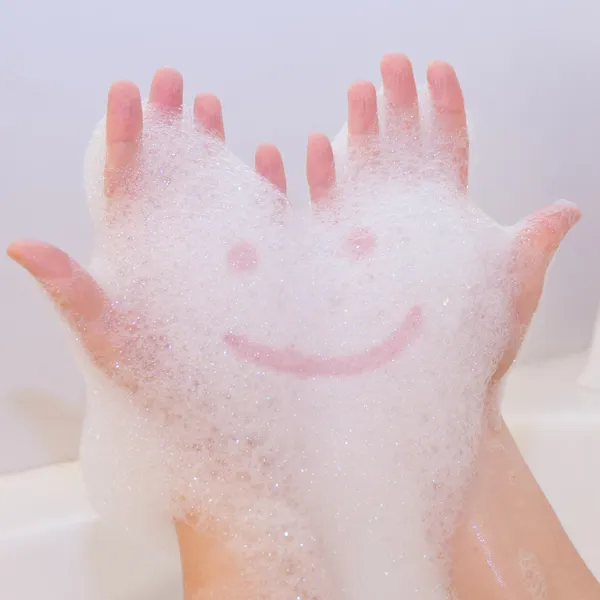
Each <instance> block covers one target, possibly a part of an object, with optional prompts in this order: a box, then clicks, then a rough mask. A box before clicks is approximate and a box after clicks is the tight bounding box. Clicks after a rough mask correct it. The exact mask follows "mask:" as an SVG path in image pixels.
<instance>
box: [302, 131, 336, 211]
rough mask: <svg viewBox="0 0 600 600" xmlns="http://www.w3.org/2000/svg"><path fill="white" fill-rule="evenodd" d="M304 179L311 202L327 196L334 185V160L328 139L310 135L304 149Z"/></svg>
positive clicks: (323, 136) (317, 134)
mask: <svg viewBox="0 0 600 600" xmlns="http://www.w3.org/2000/svg"><path fill="white" fill-rule="evenodd" d="M306 178H307V181H308V186H309V189H310V196H311V200H312V201H313V202H318V201H319V200H322V199H323V198H325V197H327V196H328V195H329V192H330V191H331V188H332V187H333V186H334V184H335V159H334V155H333V148H332V147H331V142H330V141H329V138H328V137H327V136H326V135H324V134H322V133H311V134H310V135H309V137H308V143H307V147H306Z"/></svg>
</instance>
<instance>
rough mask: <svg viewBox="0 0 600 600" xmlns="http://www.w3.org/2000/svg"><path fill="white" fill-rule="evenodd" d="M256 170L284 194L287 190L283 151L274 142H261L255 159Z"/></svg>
mask: <svg viewBox="0 0 600 600" xmlns="http://www.w3.org/2000/svg"><path fill="white" fill-rule="evenodd" d="M254 166H255V169H256V172H257V173H258V174H259V175H260V176H261V177H264V178H265V179H266V180H267V181H269V182H270V183H272V184H273V185H274V186H275V187H276V188H277V189H278V190H279V191H280V192H281V193H282V194H285V193H286V192H287V183H286V179H285V169H284V167H283V159H282V158H281V153H280V152H279V150H278V149H277V147H276V146H274V145H273V144H261V145H260V146H259V147H258V148H257V149H256V155H255V159H254Z"/></svg>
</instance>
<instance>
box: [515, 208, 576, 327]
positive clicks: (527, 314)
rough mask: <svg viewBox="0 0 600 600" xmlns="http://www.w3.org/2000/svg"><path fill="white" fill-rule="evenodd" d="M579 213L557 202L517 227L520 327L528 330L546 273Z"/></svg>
mask: <svg viewBox="0 0 600 600" xmlns="http://www.w3.org/2000/svg"><path fill="white" fill-rule="evenodd" d="M580 217H581V213H580V211H579V209H578V208H577V207H576V206H575V205H574V204H572V203H570V202H564V201H563V202H557V203H555V204H552V205H550V206H547V207H545V208H543V209H541V210H539V211H537V212H535V213H534V214H533V215H530V216H529V217H527V218H526V219H524V220H523V221H522V222H521V223H520V224H518V225H517V227H518V229H519V232H518V234H517V240H516V248H515V276H516V280H517V294H516V298H515V308H516V312H517V318H518V321H519V323H520V325H521V326H522V327H524V328H527V327H528V326H529V323H530V322H531V319H532V318H533V315H534V313H535V311H536V309H537V306H538V303H539V300H540V296H541V294H542V289H543V287H544V281H545V278H546V272H547V270H548V267H549V265H550V263H551V261H552V259H553V257H554V254H555V253H556V250H557V249H558V247H559V245H560V243H561V242H562V240H563V238H564V237H565V236H566V235H567V233H568V232H569V231H570V230H571V228H572V227H573V225H575V224H576V223H577V221H579V219H580Z"/></svg>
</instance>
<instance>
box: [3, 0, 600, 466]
mask: <svg viewBox="0 0 600 600" xmlns="http://www.w3.org/2000/svg"><path fill="white" fill-rule="evenodd" d="M0 6H1V7H2V19H1V20H0V40H1V41H0V50H1V52H0V174H1V177H0V198H1V200H0V201H1V202H2V213H1V217H0V246H6V244H7V243H8V242H9V241H10V240H11V239H13V238H16V237H34V238H41V239H45V240H48V241H51V242H53V243H56V244H58V245H60V246H61V247H63V248H64V249H66V250H67V251H69V252H71V253H72V254H73V255H74V256H75V257H77V258H79V259H80V260H84V261H85V259H86V257H87V255H88V253H89V251H90V243H91V242H90V225H89V222H88V218H87V213H86V208H85V203H84V199H83V196H82V189H81V175H80V171H81V159H82V152H83V150H84V147H85V144H86V141H87V138H88V135H89V133H90V131H91V128H92V126H93V125H94V123H95V122H96V120H97V119H98V118H99V117H100V116H101V114H102V112H103V107H104V100H105V93H106V89H107V86H108V85H109V84H110V82H111V81H112V80H115V79H118V78H131V79H134V80H135V81H137V82H138V83H140V84H141V85H142V88H143V90H144V91H147V89H148V84H149V81H150V78H151V75H152V72H153V70H154V69H155V68H156V67H158V66H161V65H163V64H169V65H172V66H175V67H177V68H179V69H180V70H181V71H182V72H183V73H184V75H185V77H186V82H187V92H188V94H189V96H191V95H192V93H194V92H196V91H212V92H215V93H217V94H219V95H220V97H221V98H222V100H223V103H224V110H225V119H226V129H227V133H228V139H229V142H230V145H231V146H232V147H233V149H234V150H235V151H236V152H237V153H238V154H240V155H241V156H242V157H243V158H244V159H246V160H248V161H250V160H252V154H253V150H254V148H255V147H256V145H257V144H258V143H259V142H261V141H271V142H274V143H276V144H278V145H279V146H280V148H281V149H282V151H283V153H284V157H285V160H286V164H287V167H288V172H289V176H290V177H289V178H290V180H291V187H292V190H293V191H295V192H296V193H298V194H300V193H303V192H304V187H303V177H304V175H303V170H304V166H303V161H304V143H305V138H306V135H307V134H308V133H309V132H310V131H312V130H322V131H325V132H326V133H328V134H330V135H333V134H335V133H336V131H337V129H338V128H339V126H340V125H341V122H342V121H343V119H344V116H345V106H344V102H345V90H346V87H347V85H348V84H349V83H350V82H351V81H352V80H354V79H358V78H371V79H377V77H378V60H379V58H380V56H381V55H382V54H383V53H384V52H387V51H402V52H406V53H408V54H409V55H410V56H411V57H412V58H413V61H414V64H415V68H416V70H417V72H418V73H419V74H420V75H422V74H423V73H424V68H425V66H426V64H427V62H428V61H429V60H431V59H433V58H444V59H446V60H449V61H451V62H452V63H453V64H454V65H455V66H456V68H457V70H458V72H459V74H460V76H461V80H462V82H463V86H464V90H465V95H466V98H467V102H468V107H469V111H470V116H471V121H472V123H473V130H474V131H473V134H474V142H473V179H472V184H473V185H472V188H473V193H474V195H475V196H476V197H477V198H478V199H479V201H480V202H481V203H482V204H483V205H484V207H485V208H486V209H488V210H489V211H490V212H491V213H492V214H493V215H494V216H496V217H497V218H499V219H500V220H501V221H503V222H510V221H514V220H516V219H517V218H519V217H521V216H523V215H525V214H526V213H528V212H530V211H532V210H533V209H535V208H537V207H540V206H542V205H543V204H544V203H547V202H550V201H553V200H556V199H559V198H561V197H566V198H568V199H572V200H575V201H577V202H578V203H579V204H580V205H581V206H582V208H583V209H584V211H585V217H586V218H585V220H584V222H583V224H581V225H579V226H578V229H577V231H576V233H575V234H573V235H572V237H571V238H570V239H569V240H568V243H567V244H565V247H564V249H563V251H562V253H561V255H560V256H559V258H558V259H557V261H556V263H555V266H554V269H553V272H552V275H551V280H550V282H549V287H548V295H547V297H546V299H545V302H544V304H543V306H542V309H541V311H540V314H539V317H538V320H537V323H536V327H535V330H534V332H533V333H534V335H533V336H532V339H531V340H530V342H531V343H530V346H529V351H530V352H529V353H530V356H531V355H537V356H542V355H550V354H556V353H559V352H566V351H571V350H577V349H580V348H582V347H584V346H585V345H586V344H587V342H588V338H589V335H590V324H591V321H592V317H593V313H594V309H595V305H596V302H597V300H598V296H599V295H600V278H598V277H597V268H598V267H597V256H598V254H599V252H598V251H599V249H600V221H599V217H600V203H599V202H598V201H597V199H599V200H600V198H599V196H600V169H598V163H599V162H600V152H598V150H597V141H596V140H598V139H600V115H599V114H598V112H599V111H600V101H599V98H600V83H599V82H600V36H599V35H598V33H597V27H598V23H600V3H598V2H594V1H593V0H568V1H567V0H565V1H564V2H558V1H557V0H502V1H495V0H454V2H452V1H451V0H364V1H363V2H358V1H357V0H329V1H327V0H303V1H302V2H298V3H290V2H289V0H287V1H286V0H280V1H279V2H276V1H275V0H256V1H254V2H243V1H242V0H238V1H237V2H231V1H227V0H219V1H218V2H216V1H215V2H210V3H209V2H200V1H196V2H192V1H191V0H170V1H169V2H156V1H155V0H145V1H141V0H130V1H129V2H127V1H126V0H102V1H99V0H87V1H85V2H82V1H81V0H54V1H53V2H47V1H46V0H30V1H29V2H26V1H24V2H21V3H17V2H11V1H10V0H2V2H0ZM0 282H1V284H0V290H1V292H0V294H1V295H0V298H1V303H2V310H0V331H1V332H2V338H0V472H2V471H7V470H16V469H22V468H25V467H29V466H33V465H40V464H44V463H48V462H52V461H55V460H59V459H65V458H70V457H73V456H75V454H76V451H77V436H78V428H79V423H80V419H81V415H82V410H83V406H82V386H81V382H80V380H79V377H78V375H77V372H76V370H75V368H74V365H73V363H72V361H71V359H70V357H69V354H68V351H67V349H66V347H65V344H64V339H63V336H62V332H61V329H60V327H59V325H58V324H57V322H56V320H55V319H54V317H53V314H52V311H51V310H50V309H49V307H48V306H47V305H46V304H45V302H44V301H43V299H42V297H41V294H40V293H39V292H38V290H37V289H36V288H35V286H34V284H33V283H32V282H31V281H30V280H29V278H28V277H27V276H26V275H25V274H24V273H21V272H20V271H19V270H18V268H17V267H16V266H14V265H13V264H10V263H9V261H8V259H2V258H0Z"/></svg>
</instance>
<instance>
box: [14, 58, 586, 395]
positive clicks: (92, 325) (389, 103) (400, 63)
mask: <svg viewBox="0 0 600 600" xmlns="http://www.w3.org/2000/svg"><path fill="white" fill-rule="evenodd" d="M381 75H382V79H383V87H384V92H385V99H386V109H385V110H386V111H387V114H386V123H387V126H386V131H379V118H378V107H377V95H376V90H375V87H374V86H373V84H371V83H370V82H359V83H355V84H353V85H352V86H350V88H349V90H348V146H349V149H350V157H351V160H368V158H369V155H370V154H373V153H376V152H378V145H377V142H378V140H380V139H382V138H384V137H385V136H390V135H393V136H395V137H398V136H399V135H400V136H401V135H410V136H414V135H415V132H416V133H417V134H418V124H419V103H418V98H417V89H416V85H415V80H414V76H413V70H412V66H411V63H410V61H409V60H408V58H406V57H405V56H403V55H396V54H393V55H386V56H385V57H384V58H383V59H382V61H381ZM427 81H428V85H429V90H430V95H431V100H432V104H433V115H434V119H435V130H436V131H437V132H439V135H440V136H441V138H440V139H441V140H444V143H445V144H446V147H445V148H444V151H445V152H447V154H448V158H449V161H448V162H449V164H450V165H451V168H452V170H453V173H452V176H453V177H455V180H456V184H457V187H458V188H459V189H461V188H462V189H464V190H466V188H467V180H468V133H467V123H466V115H465V107H464V101H463V96H462V92H461V89H460V85H459V82H458V79H457V77H456V74H455V72H454V70H453V69H452V67H451V66H450V65H448V64H446V63H443V62H434V63H432V64H431V65H430V66H429V68H428V72H427ZM149 102H150V104H151V105H152V107H153V108H154V109H155V110H159V111H161V112H163V113H167V114H173V115H174V116H176V115H177V114H178V113H179V112H180V111H181V108H182V102H183V79H182V77H181V75H180V74H179V73H178V72H176V71H174V70H172V69H167V68H164V69H159V70H158V71H157V72H156V74H155V76H154V79H153V81H152V86H151V90H150V97H149ZM193 114H194V119H195V120H196V122H197V123H198V124H199V125H200V126H201V127H202V128H204V129H205V130H207V131H209V132H210V133H212V135H213V136H215V137H216V138H218V139H220V140H222V141H224V140H225V130H224V125H223V114H222V109H221V103H220V101H219V100H218V98H217V97H215V96H213V95H210V94H200V95H197V96H196V98H195V101H194V111H193ZM142 128H143V112H142V104H141V99H140V93H139V90H138V88H137V87H136V86H135V85H134V84H133V83H130V82H124V81H123V82H117V83H115V84H114V85H113V86H112V87H111V89H110V91H109V95H108V107H107V117H106V162H105V170H104V185H105V194H106V196H107V199H108V201H109V202H111V201H112V202H121V201H123V199H124V198H127V197H131V198H133V197H134V193H133V182H132V181H131V177H130V176H128V175H129V174H130V173H131V171H132V165H134V164H135V161H136V158H137V156H138V151H139V143H140V138H141V133H142ZM446 140H448V141H447V142H446ZM353 150H358V151H357V152H353ZM353 157H354V158H353ZM255 169H256V172H257V173H258V174H259V175H261V176H262V177H264V178H265V179H267V180H268V181H269V182H270V183H271V184H272V185H274V186H275V187H277V188H278V189H279V190H280V191H281V192H282V193H283V194H285V193H286V177H285V170H284V165H283V160H282V157H281V154H280V152H279V150H278V149H277V148H276V147H275V146H273V145H270V144H262V145H261V146H259V148H258V149H257V151H256V156H255ZM306 174H307V181H308V186H309V190H310V196H311V200H312V202H313V203H314V204H316V205H318V204H322V205H325V206H326V203H327V200H328V199H329V198H330V197H331V196H332V195H333V194H334V192H335V187H336V169H335V161H334V154H333V151H332V147H331V144H330V142H329V140H328V138H327V137H326V136H325V135H322V134H313V135H311V136H310V137H309V140H308V147H307V161H306ZM578 218H579V212H578V211H577V209H576V208H574V207H572V206H569V205H556V206H552V207H549V208H547V209H544V210H542V211H540V212H538V213H536V214H534V215H533V216H531V217H529V218H528V219H526V221H525V222H524V224H523V226H522V227H521V230H520V233H519V235H518V236H517V241H516V244H515V250H514V268H515V270H516V271H515V274H516V277H517V280H518V282H519V286H518V287H517V290H516V295H515V298H514V302H515V309H516V311H515V314H516V315H517V323H516V324H515V325H516V326H515V332H514V336H513V339H512V340H511V343H510V344H509V345H508V347H507V348H506V352H505V354H504V356H503V358H502V360H501V362H500V364H499V366H498V370H497V372H496V375H495V379H496V381H497V380H499V379H500V378H502V377H503V376H504V374H505V373H506V371H507V370H508V368H509V367H510V365H511V364H512V362H513V361H514V358H515V356H516V354H517V351H518V349H519V347H520V344H521V340H522V337H523V334H524V332H525V331H526V329H527V327H528V325H529V323H530V321H531V318H532V316H533V314H534V312H535V309H536V308H537V304H538V301H539V298H540V295H541V292H542V288H543V283H544V278H545V274H546V269H547V267H548V264H549V262H550V260H551V258H552V256H553V254H554V252H555V250H556V249H557V247H558V245H559V243H560V241H561V240H562V238H563V237H564V235H565V234H566V233H567V231H568V230H569V229H570V228H571V226H572V225H573V224H574V223H575V222H576V221H577V220H578ZM8 255H9V256H10V257H11V258H13V259H14V260H15V261H17V262H18V263H19V264H20V265H21V266H23V267H24V268H25V269H27V270H28V271H29V272H30V273H31V275H32V276H33V277H34V278H35V279H36V280H37V281H38V282H39V283H40V284H41V285H42V287H43V288H44V290H45V291H46V292H47V293H48V294H49V295H50V297H51V298H52V299H53V301H54V302H55V304H56V305H57V307H58V308H59V309H60V311H61V313H62V314H63V315H64V316H65V317H66V319H67V320H68V322H69V324H70V325H71V327H72V328H73V329H74V330H75V331H76V333H77V334H78V336H79V338H80V340H81V341H82V343H83V345H84V346H85V348H86V349H87V351H88V352H89V353H90V355H91V356H92V358H93V359H94V360H95V362H96V364H97V365H98V366H100V367H101V368H102V369H103V370H104V371H105V372H106V373H107V374H108V375H109V376H112V375H114V374H115V373H114V365H115V363H117V362H118V357H119V348H118V347H117V346H116V345H115V343H114V339H115V338H114V336H113V335H111V334H110V333H109V331H114V330H115V327H114V325H115V323H114V320H115V319H116V320H117V324H118V320H119V318H120V317H119V315H118V314H116V313H115V309H114V307H111V305H110V302H109V300H108V298H107V297H106V296H105V294H104V293H103V291H102V289H101V288H100V286H99V285H98V284H97V283H96V282H95V281H94V280H93V278H92V277H91V276H90V275H89V274H88V273H87V272H86V271H85V270H84V269H83V268H82V267H81V266H79V265H78V264H77V263H76V262H75V261H74V260H73V259H71V258H70V257H69V256H68V255H67V254H65V253H64V252H62V251H61V250H60V249H58V248H56V247H54V246H51V245H48V244H45V243H42V242H37V241H18V242H14V243H13V244H11V245H10V246H9V248H8ZM107 318H108V319H110V320H111V323H110V326H109V324H108V322H107ZM117 329H118V327H117ZM127 383H128V384H132V385H135V382H127Z"/></svg>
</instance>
